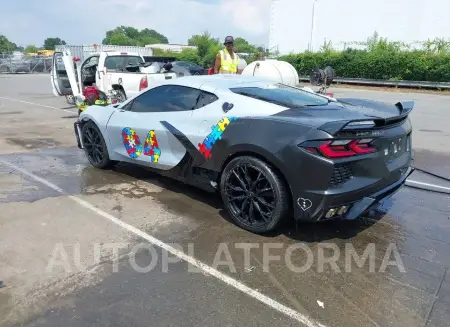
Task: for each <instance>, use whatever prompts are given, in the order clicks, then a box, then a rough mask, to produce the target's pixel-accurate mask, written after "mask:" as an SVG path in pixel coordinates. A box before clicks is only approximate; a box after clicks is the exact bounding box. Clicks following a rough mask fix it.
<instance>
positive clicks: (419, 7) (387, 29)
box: [0, 0, 450, 52]
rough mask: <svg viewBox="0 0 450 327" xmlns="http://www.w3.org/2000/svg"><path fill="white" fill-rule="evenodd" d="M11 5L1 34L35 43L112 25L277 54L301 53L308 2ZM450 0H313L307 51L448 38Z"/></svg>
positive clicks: (97, 35) (90, 34)
mask: <svg viewBox="0 0 450 327" xmlns="http://www.w3.org/2000/svg"><path fill="white" fill-rule="evenodd" d="M276 2H278V3H277V4H275V5H274V6H273V8H274V9H273V11H272V9H271V8H272V7H271V0H164V1H162V0H135V1H133V0H39V1H36V0H15V1H2V4H1V6H0V8H1V9H0V13H1V18H0V34H3V35H5V36H6V37H8V38H9V39H10V40H11V41H12V42H14V43H16V44H18V45H22V46H26V45H29V44H34V45H37V46H41V45H42V44H43V41H44V39H45V38H47V37H59V38H61V39H63V40H65V41H66V42H67V43H68V44H75V45H76V44H94V43H101V41H102V39H103V38H104V36H105V33H106V31H107V30H110V29H113V28H115V27H117V26H119V25H126V26H133V27H136V28H139V29H142V28H146V27H148V28H151V29H155V30H157V31H158V32H160V33H162V34H164V35H165V36H167V37H168V39H169V42H170V43H184V44H185V43H186V42H187V40H188V38H189V37H190V36H191V35H194V34H201V33H202V32H204V31H205V30H208V31H209V32H210V33H211V34H212V35H214V36H216V37H219V38H220V39H223V38H224V37H225V36H226V35H233V36H235V37H237V36H241V37H244V38H246V39H248V40H249V41H250V42H251V43H253V44H257V45H262V44H265V45H269V34H270V31H271V30H272V38H271V39H270V41H271V42H270V43H271V46H274V45H278V46H279V49H280V51H282V52H290V51H302V50H305V49H306V48H307V47H308V44H309V41H310V34H311V19H312V7H313V5H312V4H313V0H276ZM448 13H450V1H449V0H377V1H373V0H339V1H337V0H317V3H316V5H315V15H314V17H315V18H314V29H313V48H315V49H317V48H319V47H320V45H321V44H323V42H324V40H325V39H327V40H330V41H332V42H333V44H334V45H335V46H337V47H339V46H340V45H342V43H343V42H348V41H358V40H361V41H363V40H365V39H366V38H367V37H368V36H369V35H371V34H372V33H373V32H374V31H375V30H376V31H378V33H379V34H380V35H381V36H383V37H387V38H389V39H395V40H404V41H414V40H424V39H427V38H433V37H445V38H448V37H450V33H449V31H450V19H448V18H447V17H448V15H449V14H448Z"/></svg>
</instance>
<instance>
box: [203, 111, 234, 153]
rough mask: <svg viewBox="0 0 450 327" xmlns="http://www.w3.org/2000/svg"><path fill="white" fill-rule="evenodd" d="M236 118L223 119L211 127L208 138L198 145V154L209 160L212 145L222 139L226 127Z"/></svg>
mask: <svg viewBox="0 0 450 327" xmlns="http://www.w3.org/2000/svg"><path fill="white" fill-rule="evenodd" d="M236 119H237V117H224V118H222V119H221V120H220V121H219V122H218V123H217V124H216V125H214V126H212V127H211V130H212V131H211V133H209V135H208V136H206V138H205V139H204V140H203V143H199V144H198V147H199V151H200V153H201V154H202V155H203V156H204V157H205V158H206V159H211V157H212V155H211V150H212V147H213V145H214V144H216V142H217V141H218V140H221V139H222V134H223V132H224V131H225V129H226V128H227V127H228V125H229V124H230V123H231V122H232V121H233V120H236Z"/></svg>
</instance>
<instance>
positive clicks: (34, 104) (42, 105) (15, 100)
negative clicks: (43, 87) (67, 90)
mask: <svg viewBox="0 0 450 327" xmlns="http://www.w3.org/2000/svg"><path fill="white" fill-rule="evenodd" d="M0 99H3V100H9V101H14V102H20V103H24V104H29V105H32V106H38V107H43V108H48V109H53V110H58V111H65V112H69V113H71V114H73V113H75V112H76V109H72V110H75V111H72V110H70V109H61V108H57V107H52V106H47V105H45V104H40V103H34V102H28V101H23V100H19V99H13V98H7V97H0Z"/></svg>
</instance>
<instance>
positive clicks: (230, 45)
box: [214, 36, 239, 74]
mask: <svg viewBox="0 0 450 327" xmlns="http://www.w3.org/2000/svg"><path fill="white" fill-rule="evenodd" d="M223 44H224V45H225V49H223V50H220V51H219V53H218V54H217V56H216V64H215V66H214V74H237V73H238V64H239V57H238V55H237V53H235V52H234V50H233V49H234V38H233V37H232V36H227V37H226V38H225V42H224V43H223Z"/></svg>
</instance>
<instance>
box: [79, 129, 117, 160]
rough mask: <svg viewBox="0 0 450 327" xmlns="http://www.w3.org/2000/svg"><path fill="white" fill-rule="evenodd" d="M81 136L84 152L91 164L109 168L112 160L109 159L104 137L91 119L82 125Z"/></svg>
mask: <svg viewBox="0 0 450 327" xmlns="http://www.w3.org/2000/svg"><path fill="white" fill-rule="evenodd" d="M81 137H82V140H83V145H84V152H85V153H86V157H87V158H88V160H89V162H90V163H91V165H92V166H94V167H95V168H99V169H105V168H109V167H110V166H111V165H112V161H111V160H110V159H109V154H108V148H107V147H106V142H105V139H104V138H103V135H102V133H101V132H100V130H99V129H98V127H97V126H96V125H95V124H94V123H93V122H92V121H88V122H87V123H85V124H84V125H83V128H82V129H81Z"/></svg>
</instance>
